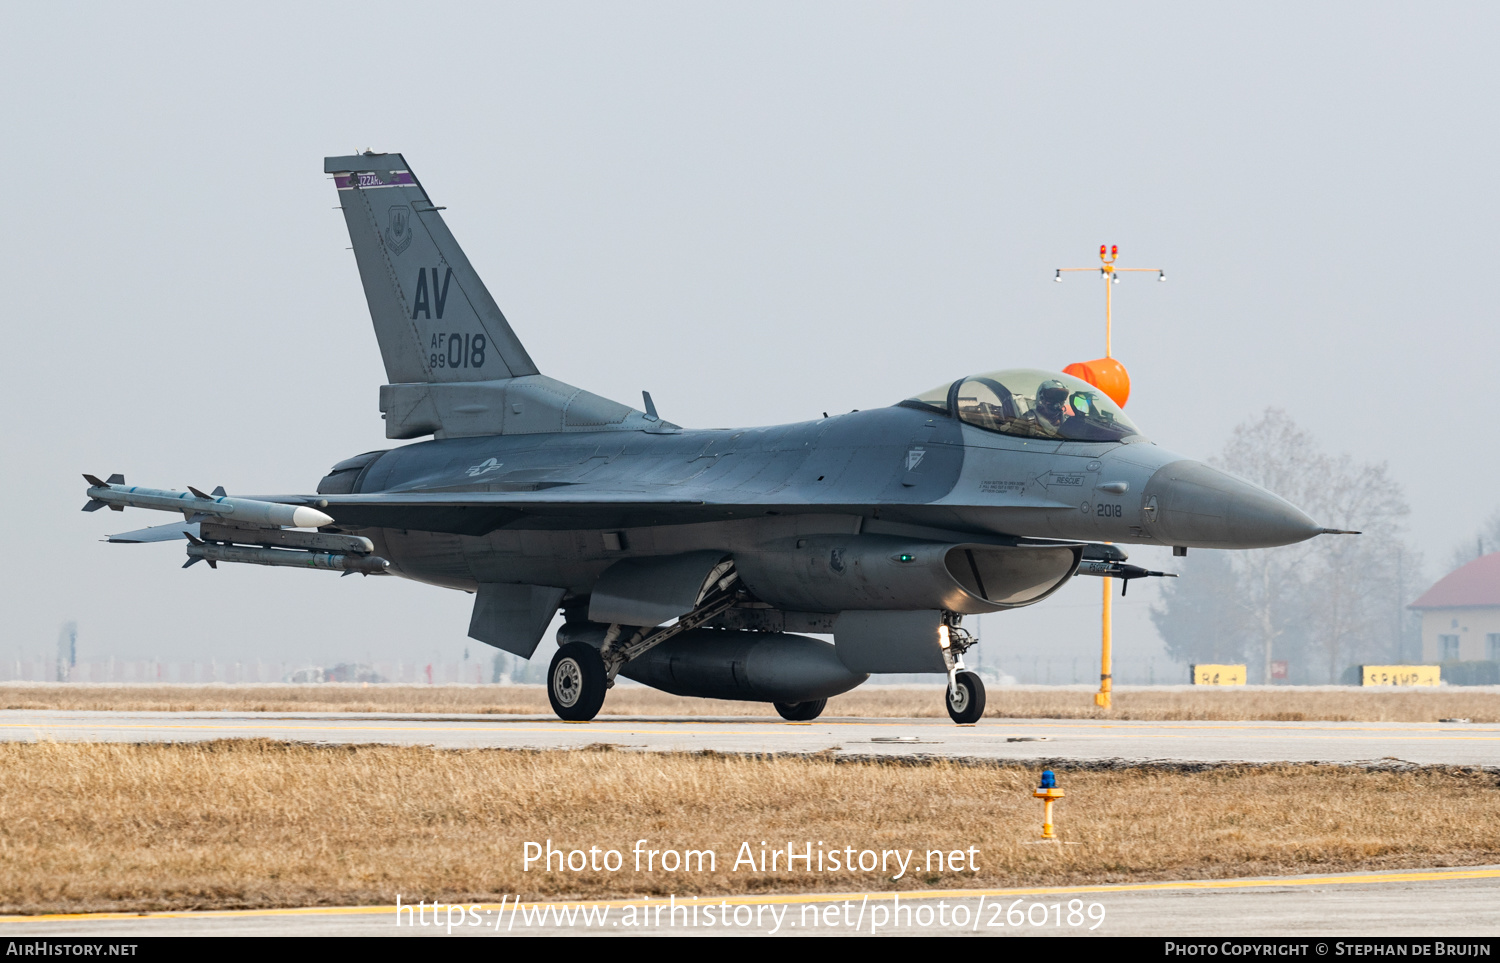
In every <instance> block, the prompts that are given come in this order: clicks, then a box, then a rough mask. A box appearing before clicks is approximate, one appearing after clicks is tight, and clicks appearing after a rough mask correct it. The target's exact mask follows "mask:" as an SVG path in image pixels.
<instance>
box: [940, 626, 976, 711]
mask: <svg viewBox="0 0 1500 963" xmlns="http://www.w3.org/2000/svg"><path fill="white" fill-rule="evenodd" d="M962 618H963V616H961V615H958V614H956V613H953V612H949V613H947V614H946V616H945V618H944V621H943V624H942V625H941V626H939V627H938V645H939V646H940V647H941V648H942V650H943V663H944V664H945V665H946V666H947V667H948V697H947V703H948V718H950V719H952V720H953V721H954V722H956V723H958V724H959V725H961V726H967V725H973V724H974V723H976V722H978V721H979V718H980V716H983V715H984V681H983V680H982V679H980V678H979V676H978V675H976V674H974V673H973V672H970V671H969V670H968V669H966V668H964V653H965V652H967V651H968V650H969V649H970V648H972V647H973V646H975V645H976V644H978V642H979V640H978V639H976V638H974V636H972V635H970V634H969V632H968V631H967V630H966V629H963V628H961V627H960V626H959V622H960V620H962Z"/></svg>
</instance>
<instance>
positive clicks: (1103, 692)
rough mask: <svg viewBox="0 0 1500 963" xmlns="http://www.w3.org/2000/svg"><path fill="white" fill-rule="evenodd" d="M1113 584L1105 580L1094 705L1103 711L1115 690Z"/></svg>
mask: <svg viewBox="0 0 1500 963" xmlns="http://www.w3.org/2000/svg"><path fill="white" fill-rule="evenodd" d="M1105 544H1109V543H1105ZM1112 584H1114V579H1112V578H1106V579H1104V645H1103V652H1102V653H1101V654H1100V657H1099V691H1098V692H1096V693H1094V705H1096V706H1099V707H1100V708H1101V709H1108V708H1109V707H1110V706H1109V694H1110V691H1111V689H1112V688H1113V686H1112V684H1111V683H1112V677H1111V673H1112V671H1113V665H1112V661H1113V652H1111V648H1112V647H1113V645H1114V628H1113V625H1112V623H1111V619H1110V615H1111V612H1110V609H1111V606H1113V605H1114V596H1113V595H1112V594H1111V593H1110V590H1109V589H1110V586H1111V585H1112Z"/></svg>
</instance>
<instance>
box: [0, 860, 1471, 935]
mask: <svg viewBox="0 0 1500 963" xmlns="http://www.w3.org/2000/svg"><path fill="white" fill-rule="evenodd" d="M1470 879H1500V868H1494V867H1487V868H1483V869H1455V870H1447V869H1444V870H1415V871H1410V872H1391V873H1354V874H1346V875H1337V876H1284V877H1257V878H1253V879H1193V880H1178V881H1174V882H1169V883H1106V884H1099V885H1094V886H1032V887H1025V888H1020V889H984V890H978V889H945V890H932V891H928V892H896V891H889V892H865V893H802V894H793V895H788V896H690V897H682V898H680V899H677V900H676V905H677V906H715V905H718V904H720V903H728V904H729V905H730V906H759V905H797V904H803V903H842V902H845V901H852V900H866V899H870V900H889V899H891V898H892V897H896V896H899V897H901V898H902V899H909V900H933V899H980V898H984V899H1003V898H1007V897H1024V896H1070V895H1077V894H1083V893H1141V892H1172V891H1183V890H1216V889H1228V890H1236V889H1266V888H1272V887H1278V886H1338V885H1361V884H1366V885H1367V884H1371V883H1433V882H1442V881H1444V880H1470ZM666 903H667V900H662V899H655V900H651V899H622V900H531V901H523V905H526V906H539V905H546V906H561V907H569V908H571V907H575V906H576V907H610V908H620V909H625V908H627V907H632V906H634V907H645V906H662V905H664V904H666ZM437 905H441V906H449V905H452V906H459V905H462V906H464V907H465V908H468V907H470V906H474V905H477V906H478V908H479V909H480V910H484V911H486V912H505V911H513V910H515V909H516V904H515V903H513V902H506V903H479V904H470V903H464V904H459V903H452V904H449V903H441V904H437ZM408 907H410V908H411V909H416V908H417V906H416V904H403V905H402V907H401V908H402V909H403V910H404V909H406V908H408ZM395 911H396V907H395V906H393V905H392V906H307V907H296V908H286V909H247V910H177V911H173V910H163V911H156V912H146V913H119V912H116V913H45V914H39V915H37V916H0V923H47V922H65V921H73V920H140V919H203V918H211V917H240V916H374V915H376V914H379V913H387V914H389V913H395ZM439 925H441V924H439Z"/></svg>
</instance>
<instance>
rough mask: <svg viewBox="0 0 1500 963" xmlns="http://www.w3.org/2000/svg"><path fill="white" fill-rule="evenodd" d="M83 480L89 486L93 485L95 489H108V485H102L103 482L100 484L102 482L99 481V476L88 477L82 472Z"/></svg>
mask: <svg viewBox="0 0 1500 963" xmlns="http://www.w3.org/2000/svg"><path fill="white" fill-rule="evenodd" d="M83 480H84V481H86V482H88V483H89V484H90V485H93V486H94V487H95V488H108V487H109V486H108V485H106V484H104V482H102V481H100V480H99V476H98V475H90V474H89V473H88V472H84V473H83Z"/></svg>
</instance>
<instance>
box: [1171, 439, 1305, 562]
mask: <svg viewBox="0 0 1500 963" xmlns="http://www.w3.org/2000/svg"><path fill="white" fill-rule="evenodd" d="M1141 497H1142V501H1143V505H1142V507H1143V512H1142V514H1143V515H1144V517H1145V519H1146V528H1147V530H1148V531H1149V532H1150V533H1151V534H1152V535H1153V536H1155V537H1156V538H1157V539H1159V540H1161V541H1163V542H1165V543H1167V544H1168V545H1187V546H1192V547H1197V548H1270V547H1272V546H1275V545H1291V544H1292V543H1294V542H1300V541H1303V540H1305V539H1309V538H1312V537H1313V536H1314V535H1317V534H1319V533H1320V532H1322V531H1323V529H1322V528H1321V527H1319V526H1318V524H1317V523H1316V522H1314V521H1313V520H1312V519H1311V518H1308V517H1307V515H1306V514H1304V513H1303V512H1302V511H1301V509H1299V508H1297V506H1295V505H1293V504H1292V503H1291V502H1289V501H1287V500H1286V499H1284V498H1280V497H1278V496H1276V495H1273V494H1271V493H1270V492H1268V491H1266V490H1265V489H1264V488H1261V487H1259V486H1257V485H1252V484H1250V483H1249V482H1247V481H1243V480H1242V479H1239V478H1235V477H1234V476H1233V475H1230V474H1228V473H1226V472H1222V471H1219V470H1218V469H1217V468H1210V467H1209V466H1207V465H1205V464H1203V463H1202V462H1196V461H1191V460H1187V459H1184V460H1182V461H1175V462H1172V463H1170V464H1167V465H1163V466H1162V467H1161V468H1160V469H1158V470H1157V472H1156V474H1154V475H1152V476H1151V480H1150V481H1148V482H1147V483H1146V488H1145V491H1144V493H1143V494H1142V496H1141Z"/></svg>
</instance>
